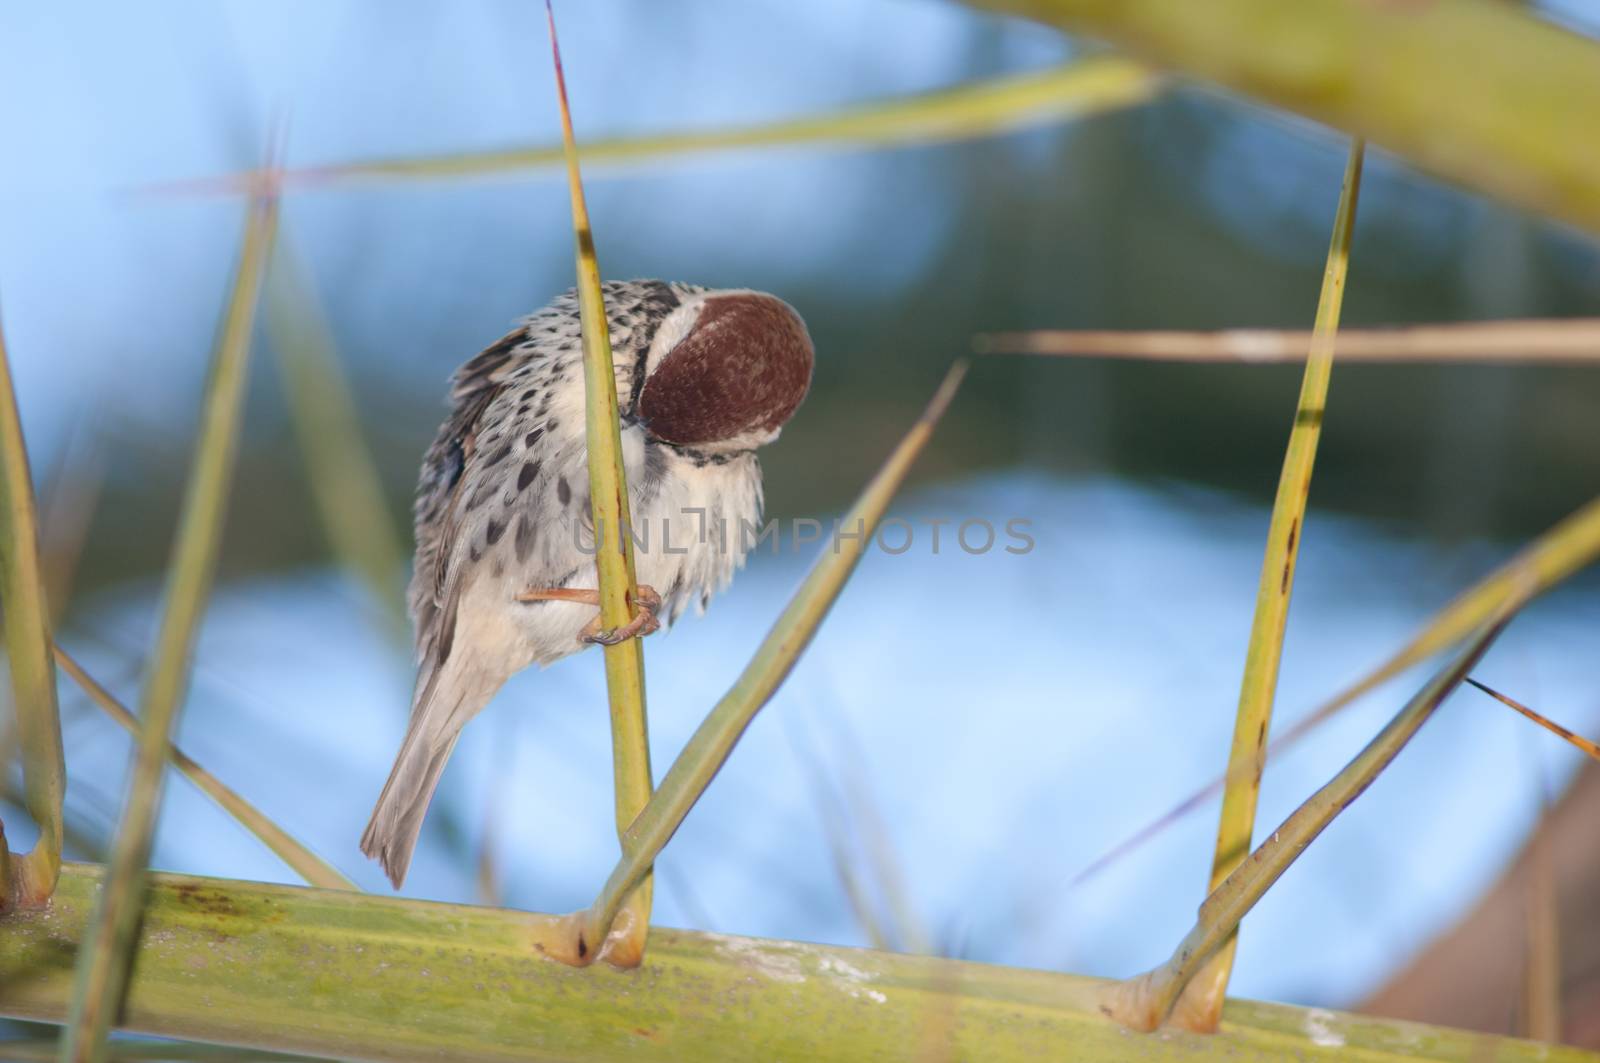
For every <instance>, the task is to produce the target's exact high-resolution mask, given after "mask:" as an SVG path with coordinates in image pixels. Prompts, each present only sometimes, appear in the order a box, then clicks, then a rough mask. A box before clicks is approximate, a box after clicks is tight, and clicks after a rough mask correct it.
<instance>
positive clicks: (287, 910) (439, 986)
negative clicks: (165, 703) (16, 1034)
mask: <svg viewBox="0 0 1600 1063" xmlns="http://www.w3.org/2000/svg"><path fill="white" fill-rule="evenodd" d="M99 874H100V869H98V868H95V867H91V866H85V865H81V864H67V865H65V866H64V868H63V870H62V875H61V883H60V886H59V887H58V888H57V891H56V898H55V901H54V903H53V905H52V907H51V908H50V909H48V910H43V911H30V912H20V913H17V914H16V915H13V916H11V917H9V918H8V919H7V920H5V921H4V922H0V1015H4V1016H7V1017H14V1018H25V1019H32V1020H36V1021H44V1022H60V1021H61V1020H62V1017H63V1016H64V1015H65V1014H66V1011H67V1001H68V998H69V996H70V994H71V988H72V965H73V962H74V959H75V958H76V955H77V953H78V951H79V949H80V947H81V946H80V942H82V941H83V940H84V934H85V931H86V929H87V925H88V917H89V912H90V910H91V908H92V907H93V905H94V893H95V887H96V884H97V882H98V878H99ZM558 922H559V920H557V919H554V918H553V917H551V916H541V915H531V914H528V913H522V912H514V911H507V910H503V909H492V908H471V907H464V906H457V905H449V904H433V903H427V902H422V901H412V900H405V899H402V898H398V897H378V896H372V895H363V894H354V893H349V892H342V891H333V890H316V889H302V888H298V887H291V886H270V885H262V884H257V883H248V882H232V881H228V880H222V879H205V878H191V877H187V876H179V875H162V874H157V875H152V876H151V888H150V895H149V903H148V905H147V908H146V911H145V919H144V925H143V928H142V930H141V933H140V938H139V953H138V969H139V977H138V979H137V981H136V982H135V983H134V984H133V985H132V986H131V987H130V991H129V994H128V1000H127V1006H126V1009H125V1011H124V1012H123V1013H122V1016H121V1018H120V1019H119V1026H121V1027H122V1028H124V1029H127V1030H129V1031H132V1032H139V1033H145V1034H154V1035H158V1036H164V1037H181V1038H186V1039H189V1040H204V1041H211V1042H216V1043H223V1044H235V1045H249V1046H254V1047H258V1048H265V1049H271V1050H276V1051H282V1052H304V1053H311V1054H315V1055H321V1056H331V1057H334V1058H339V1059H367V1060H392V1061H396V1063H410V1061H413V1060H415V1061H422V1060H433V1061H437V1060H443V1059H448V1060H452V1061H457V1063H474V1061H480V1060H485V1061H510V1060H585V1061H590V1063H600V1061H618V1063H620V1061H624V1060H626V1061H631V1063H655V1061H663V1063H664V1061H668V1060H684V1059H694V1060H697V1061H700V1063H724V1061H730V1063H731V1061H736V1060H737V1061H746V1060H752V1059H760V1060H769V1059H785V1060H824V1059H860V1060H868V1059H870V1060H905V1061H908V1063H910V1061H922V1063H926V1061H928V1060H935V1059H974V1060H976V1059H982V1060H987V1061H993V1063H1011V1061H1021V1060H1048V1059H1081V1060H1095V1061H1099V1063H1158V1061H1168V1060H1171V1061H1189V1063H1193V1061H1194V1060H1197V1059H1219V1058H1226V1059H1228V1060H1232V1061H1237V1063H1262V1061H1267V1060H1285V1061H1287V1060H1299V1061H1302V1063H1305V1061H1320V1060H1326V1061H1328V1063H1334V1061H1348V1060H1362V1061H1364V1063H1385V1061H1389V1063H1399V1061H1402V1060H1421V1059H1428V1060H1433V1061H1440V1060H1446V1061H1461V1063H1468V1061H1477V1060H1485V1059H1496V1060H1500V1061H1504V1063H1520V1061H1524V1060H1525V1061H1529V1063H1532V1061H1534V1060H1542V1061H1545V1063H1580V1061H1588V1063H1593V1061H1594V1060H1596V1059H1597V1057H1596V1056H1595V1055H1593V1054H1591V1053H1588V1052H1584V1051H1581V1050H1579V1049H1575V1048H1566V1047H1560V1046H1555V1045H1541V1044H1532V1043H1529V1042H1524V1041H1516V1040H1512V1039H1508V1038H1501V1037H1487V1036H1484V1035H1482V1034H1475V1033H1467V1032H1464V1031H1455V1030H1445V1029H1439V1028H1436V1027H1429V1026H1420V1025H1415V1024H1412V1023H1405V1022H1398V1021H1394V1020H1388V1019H1378V1018H1370V1017H1363V1016H1355V1015H1341V1014H1338V1013H1335V1012H1330V1011H1323V1010H1320V1009H1304V1008H1294V1007H1285V1006H1282V1005H1275V1004H1254V1003H1248V1002H1243V1001H1232V1002H1230V1003H1229V1005H1228V1009H1227V1013H1226V1023H1225V1029H1224V1032H1223V1033H1221V1034H1218V1035H1216V1036H1214V1037H1210V1038H1204V1037H1200V1036H1198V1035H1194V1034H1188V1033H1183V1032H1180V1031H1173V1032H1170V1033H1168V1034H1165V1035H1163V1036H1161V1037H1130V1036H1129V1035H1128V1032H1127V1031H1126V1030H1124V1029H1121V1028H1119V1027H1118V1026H1117V1025H1116V1024H1115V1023H1113V1022H1110V1021H1109V1020H1107V1019H1106V1017H1105V1015H1104V1014H1102V1012H1101V1011H1100V1005H1101V1003H1102V998H1103V996H1104V994H1105V992H1106V990H1107V988H1108V986H1109V984H1110V983H1107V982H1104V981H1102V980H1099V979H1093V978H1084V977H1079V976H1075V975H1065V974H1056V973H1052V972H1049V971H1026V970H1016V969H1011V968H1005V967H992V966H988V965H985V964H979V963H967V962H962V961H956V960H945V959H939V958H936V957H930V956H904V955H893V954H887V953H881V952H872V951H868V950H865V949H846V948H835V947H829V946H824V945H811V944H802V943H799V942H787V941H761V940H757V939H753V938H738V937H724V936H721V935H717V934H702V933H693V932H687V931H681V930H667V929H657V930H656V931H655V932H654V933H653V934H652V936H651V944H650V963H649V965H648V966H647V967H645V968H642V969H639V970H631V971H624V970H615V969H612V968H609V967H606V966H603V965H596V966H593V967H588V968H582V969H579V968H573V967H569V966H566V965H564V964H558V963H552V962H550V961H549V960H547V959H544V958H542V957H540V956H538V955H537V954H536V953H535V952H534V950H533V949H532V948H531V947H530V944H529V942H530V940H535V939H537V938H539V937H540V936H541V935H543V934H545V933H547V932H548V931H549V930H550V929H551V927H552V925H553V924H555V923H558Z"/></svg>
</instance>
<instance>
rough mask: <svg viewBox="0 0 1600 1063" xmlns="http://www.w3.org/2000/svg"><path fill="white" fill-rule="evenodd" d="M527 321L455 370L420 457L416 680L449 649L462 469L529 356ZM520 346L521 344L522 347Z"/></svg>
mask: <svg viewBox="0 0 1600 1063" xmlns="http://www.w3.org/2000/svg"><path fill="white" fill-rule="evenodd" d="M527 341H528V335H527V330H526V328H525V327H524V328H518V329H517V330H516V331H514V332H511V333H509V334H508V335H506V336H505V337H504V338H502V339H501V340H500V341H499V342H497V343H495V344H493V345H491V346H490V347H488V348H487V349H485V350H484V351H483V352H482V353H480V354H478V355H477V356H475V357H474V358H473V359H472V360H471V361H469V362H467V363H466V364H465V365H463V366H462V367H461V368H460V369H459V370H457V372H456V375H455V378H454V380H453V386H452V388H451V392H450V398H451V404H452V405H451V410H450V415H449V416H448V417H447V418H446V419H445V422H444V424H443V425H441V426H440V428H439V434H438V436H437V437H435V439H434V441H433V445H432V446H430V447H429V448H428V452H427V454H426V456H424V458H423V460H422V474H421V477H420V481H419V483H418V485H417V500H416V507H415V513H414V518H415V529H416V540H417V552H416V559H415V564H414V569H413V572H412V575H411V591H410V596H409V597H410V605H411V616H412V620H413V621H414V622H415V624H416V635H417V660H418V663H419V664H420V665H421V666H422V668H421V673H420V674H419V675H418V677H417V688H418V689H419V690H421V689H423V688H424V687H425V686H426V684H427V681H428V678H429V676H430V674H431V673H432V672H433V671H434V670H436V669H437V668H438V667H439V665H441V664H442V663H443V662H444V660H445V659H446V658H447V657H448V656H449V655H450V646H451V642H452V640H453V639H454V636H455V621H456V615H455V614H456V601H457V598H458V596H459V593H460V586H459V585H460V578H459V576H460V573H459V566H458V565H457V564H456V563H455V562H456V559H457V557H458V556H459V551H458V550H457V549H456V545H457V541H458V539H459V537H460V530H461V528H460V520H459V516H460V509H461V495H462V491H463V484H464V482H465V481H466V479H467V475H466V474H467V470H468V469H469V468H470V467H472V466H473V465H474V464H475V462H474V458H475V457H476V455H477V450H478V440H479V433H480V431H481V429H482V427H483V419H484V411H486V410H487V409H488V408H489V406H490V404H491V403H493V402H494V400H495V398H496V397H497V396H498V395H499V394H500V391H501V389H502V388H503V387H505V386H506V382H507V377H508V375H509V373H510V372H511V370H512V369H514V368H516V366H518V365H520V364H522V363H523V362H524V361H526V360H527V357H528V352H527V350H526V349H525V348H524V347H523V345H524V344H526V343H527ZM519 348H522V349H520V350H519Z"/></svg>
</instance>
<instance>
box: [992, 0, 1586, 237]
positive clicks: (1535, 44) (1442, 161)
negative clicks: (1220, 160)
mask: <svg viewBox="0 0 1600 1063" xmlns="http://www.w3.org/2000/svg"><path fill="white" fill-rule="evenodd" d="M966 2H967V3H969V4H970V5H972V6H974V7H981V8H986V9H988V10H991V11H1004V12H1010V13H1012V14H1018V15H1026V16H1028V17H1031V18H1035V19H1038V20H1040V21H1044V22H1050V23H1053V24H1055V25H1058V26H1060V27H1062V28H1063V29H1068V30H1073V31H1077V32H1082V33H1086V34H1090V35H1092V36H1096V37H1102V38H1105V39H1106V40H1108V41H1111V42H1112V43H1114V44H1116V45H1118V46H1120V47H1122V48H1125V49H1127V50H1128V51H1129V52H1132V53H1134V54H1135V55H1137V56H1140V57H1142V58H1146V59H1149V60H1151V61H1153V62H1156V63H1158V64H1161V65H1163V66H1168V67H1171V68H1173V69H1175V70H1178V71H1181V72H1183V73H1186V74H1192V75H1194V76H1195V77H1198V78H1202V79H1204V80H1206V81H1212V82H1216V83H1217V84H1219V85H1223V86H1226V87H1227V88H1231V89H1234V90H1236V91H1238V92H1242V93H1244V94H1245V95H1247V96H1251V97H1254V98H1255V99H1256V100H1258V101H1260V102H1262V103H1265V104H1269V105H1271V106H1274V107H1282V108H1284V109H1286V110H1290V111H1295V112H1298V113H1299V114H1303V115H1306V116H1308V117H1310V118H1314V119H1316V120H1318V121H1320V122H1326V123H1327V124H1329V125H1331V126H1334V127H1336V128H1338V129H1342V130H1344V131H1345V132H1347V133H1349V134H1351V135H1352V136H1359V137H1364V138H1366V139H1368V140H1370V141H1372V142H1373V143H1374V144H1378V145H1381V146H1382V147H1384V148H1387V149H1389V150H1390V151H1392V152H1394V153H1396V154H1397V155H1400V156H1401V157H1403V158H1404V159H1406V160H1407V161H1409V162H1412V163H1414V164H1416V165H1417V166H1420V167H1422V168H1423V169H1426V170H1430V171H1432V172H1434V173H1436V174H1438V175H1439V176H1441V177H1444V178H1446V179H1448V180H1451V181H1456V182H1458V183H1460V184H1463V185H1465V186H1467V187H1468V188H1473V189H1477V190H1478V191H1480V192H1485V193H1488V194H1489V195H1491V196H1494V197H1496V198H1498V199H1502V200H1505V201H1506V202H1508V203H1514V204H1517V205H1519V206H1523V207H1528V208H1531V209H1533V210H1538V211H1542V212H1544V213H1546V214H1550V215H1553V216H1555V217H1558V218H1564V219H1566V220H1568V221H1571V222H1574V223H1576V224H1578V225H1582V226H1584V227H1586V228H1588V229H1590V230H1600V137H1596V136H1595V135H1594V126H1595V115H1596V114H1600V42H1596V41H1594V40H1591V39H1588V38H1585V37H1581V36H1579V35H1577V34H1574V33H1570V32H1568V31H1566V30H1563V29H1561V28H1559V27H1557V26H1554V25H1552V24H1550V23H1549V22H1546V21H1543V20H1542V19H1540V18H1538V17H1536V16H1535V15H1534V14H1533V13H1531V12H1529V11H1527V10H1525V9H1523V8H1522V6H1521V5H1517V4H1508V3H1505V2H1504V0H1424V2H1406V0H1393V2H1378V0H1295V2H1294V3H1285V2H1284V0H1206V2H1204V3H1196V2H1195V0H966Z"/></svg>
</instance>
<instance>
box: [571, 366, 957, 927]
mask: <svg viewBox="0 0 1600 1063" xmlns="http://www.w3.org/2000/svg"><path fill="white" fill-rule="evenodd" d="M966 371H967V363H966V361H965V360H962V361H959V362H957V363H956V364H955V365H954V366H952V367H951V368H950V371H949V373H947V374H946V375H945V378H944V382H943V383H942V384H940V385H939V389H938V391H937V392H935V393H934V396H933V399H932V400H931V401H930V402H929V403H928V407H927V409H926V410H924V411H923V413H922V416H921V417H920V418H919V419H918V420H917V423H916V424H915V425H913V426H912V428H911V431H910V432H908V433H907V434H906V437H905V438H904V439H902V440H901V441H900V444H899V445H898V446H897V447H895V449H894V453H892V454H890V455H889V460H888V461H886V462H885V463H884V466H883V468H882V469H880V470H879V471H878V474H877V475H876V476H874V477H873V478H872V481H871V482H870V483H869V484H867V487H866V490H864V491H863V492H862V493H861V497H860V498H858V499H857V500H856V503H855V505H853V506H851V507H850V511H849V512H848V513H846V514H845V516H844V518H843V520H842V521H841V523H840V526H839V527H840V529H842V531H841V532H840V533H837V534H836V535H835V536H834V541H833V542H832V543H830V544H829V546H828V548H827V549H826V550H824V551H823V554H822V556H821V557H820V558H818V560H817V563H816V564H815V565H813V566H812V568H811V572H810V573H809V574H808V575H807V576H806V578H805V582H804V583H802V584H801V585H800V589H799V590H798V591H796V592H795V595H794V597H793V598H792V599H790V601H789V604H788V605H787V606H786V607H785V608H784V610H783V612H782V614H780V615H779V617H778V620H777V622H776V623H775V624H773V625H772V630H771V631H769V632H768V633H767V637H766V638H765V639H764V640H762V643H761V645H760V646H759V647H758V648H757V649H756V653H755V656H754V657H753V658H751V660H750V663H749V664H747V665H745V669H744V671H743V672H741V673H740V675H739V678H738V679H737V680H736V681H735V682H734V684H733V686H732V687H731V688H730V689H729V690H728V692H727V693H726V694H724V695H723V696H722V700H721V701H719V702H717V704H716V705H715V706H714V707H713V708H712V710H711V712H710V713H709V714H708V715H707V716H706V718H705V720H703V721H702V722H701V724H700V726H699V727H698V728H697V729H696V730H695V732H694V734H693V735H692V736H691V737H690V739H689V741H688V743H687V744H686V745H685V746H684V747H683V752H682V753H680V754H678V758H677V759H676V760H674V761H673V762H672V767H671V768H669V769H668V770H667V774H666V776H665V777H664V778H663V779H662V780H661V788H660V789H659V790H657V791H656V794H655V796H654V797H652V798H651V799H650V803H649V804H647V805H646V806H645V808H644V811H643V812H641V813H639V817H638V818H637V819H636V820H634V821H633V824H632V825H631V826H629V827H628V830H627V832H626V833H625V834H624V835H623V842H622V859H621V860H620V861H618V863H617V866H616V867H615V868H614V869H613V870H612V872H611V877H610V878H608V879H607V880H606V884H605V887H604V888H603V889H602V890H601V891H600V895H599V896H598V897H597V898H595V902H594V904H593V905H591V906H590V908H589V911H588V912H587V914H586V915H584V917H583V923H584V928H583V931H584V933H585V934H586V935H587V936H588V939H589V940H591V941H592V940H596V939H597V938H598V936H599V935H603V934H604V933H605V932H606V931H607V929H608V928H609V927H610V926H611V925H612V922H613V921H614V920H615V919H616V918H617V913H618V912H619V911H620V910H621V907H622V901H623V898H624V897H626V896H627V895H628V891H629V890H631V889H633V887H634V885H635V884H636V883H639V882H641V881H643V880H644V878H645V876H646V875H648V874H649V872H650V867H651V865H652V864H653V863H654V862H655V859H656V856H657V855H658V854H659V853H660V852H661V850H662V849H663V848H665V846H666V844H667V842H669V841H670V840H671V839H672V835H673V834H674V833H676V832H677V829H678V827H679V826H680V825H681V824H682V823H683V820H684V817H685V816H687V815H688V814H689V810H690V809H691V808H693V807H694V805H695V802H696V801H698V800H699V799H700V795H701V794H703V793H704V792H705V789H706V787H707V786H709V785H711V780H712V779H713V778H715V777H716V774H717V772H718V771H720V770H721V769H722V765H723V764H725V763H726V762H727V760H728V756H729V754H731V753H732V752H733V747H734V746H735V745H736V744H737V743H738V741H739V738H740V736H742V735H743V734H744V732H745V729H746V728H747V727H749V726H750V721H751V720H753V719H755V716H756V713H757V712H759V711H761V707H762V706H763V705H765V704H766V703H767V701H768V700H769V699H770V698H771V697H772V695H773V694H774V693H775V692H776V691H777V689H778V687H779V686H780V685H781V684H782V683H783V680H784V679H785V677H787V676H788V674H789V672H790V670H791V669H793V668H794V665H795V662H796V661H797V660H799V658H800V654H801V653H802V652H804V651H805V648H806V647H807V646H808V645H810V643H811V639H812V637H813V636H814V635H815V634H816V633H817V627H818V625H820V624H821V623H822V619H823V617H825V616H827V614H828V610H829V609H830V608H832V606H833V603H834V601H835V599H837V598H838V597H839V593H840V591H842V590H843V589H844V585H845V581H846V580H848V579H849V578H850V573H851V572H853V571H855V567H856V563H857V562H858V561H860V560H861V555H862V553H863V552H864V551H865V549H866V544H867V542H868V541H870V540H871V538H872V536H873V534H874V533H875V531H876V529H877V526H878V521H879V520H881V519H882V518H883V514H884V511H885V510H887V509H888V507H889V502H890V500H891V499H893V497H894V494H895V492H896V491H897V490H898V489H899V487H900V484H901V483H903V482H904V481H905V478H906V473H908V472H909V471H910V470H911V466H912V464H913V463H914V462H915V461H916V459H917V455H918V454H920V453H921V452H922V449H923V447H925V446H926V445H927V443H928V440H929V439H930V438H931V437H932V435H933V429H934V426H935V425H936V424H938V423H939V418H940V417H942V416H943V415H944V411H945V409H946V408H947V407H948V406H949V405H950V400H951V399H953V398H954V397H955V393H956V389H957V388H959V387H960V386H961V379H962V377H963V376H965V375H966Z"/></svg>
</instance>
